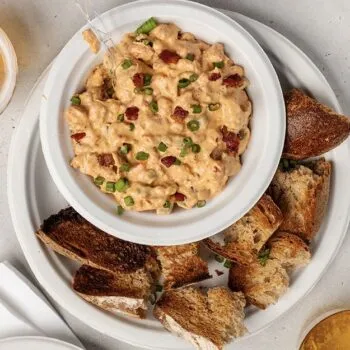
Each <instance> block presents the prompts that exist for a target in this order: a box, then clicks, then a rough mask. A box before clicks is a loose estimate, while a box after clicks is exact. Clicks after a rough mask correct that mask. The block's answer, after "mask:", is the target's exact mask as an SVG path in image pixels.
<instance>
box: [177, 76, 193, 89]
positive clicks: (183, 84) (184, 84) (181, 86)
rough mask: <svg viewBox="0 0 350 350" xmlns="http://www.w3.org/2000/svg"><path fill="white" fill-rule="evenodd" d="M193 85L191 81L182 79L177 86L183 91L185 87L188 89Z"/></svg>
mask: <svg viewBox="0 0 350 350" xmlns="http://www.w3.org/2000/svg"><path fill="white" fill-rule="evenodd" d="M190 84H191V81H190V80H189V79H186V78H184V79H180V80H179V82H178V84H177V86H178V87H179V88H180V89H183V88H185V87H187V86H188V85H190Z"/></svg>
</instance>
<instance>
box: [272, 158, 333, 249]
mask: <svg viewBox="0 0 350 350" xmlns="http://www.w3.org/2000/svg"><path fill="white" fill-rule="evenodd" d="M331 169H332V166H331V163H330V162H327V161H325V159H324V158H321V159H318V160H315V161H312V162H308V163H304V164H297V165H296V166H295V167H292V168H291V169H289V170H287V171H286V170H283V169H282V168H281V167H280V168H279V169H278V170H277V172H276V174H275V176H274V178H273V180H272V183H271V185H270V188H269V193H270V194H271V196H272V198H273V200H274V201H275V202H276V203H277V205H278V206H279V207H280V208H281V211H282V213H283V216H284V220H283V222H282V224H281V226H280V228H279V229H280V230H281V231H286V232H290V233H294V234H296V235H298V236H300V237H301V238H303V239H304V240H305V241H306V242H309V241H310V240H311V239H312V238H313V237H314V236H315V234H316V233H317V231H318V230H319V228H320V225H321V222H322V219H323V217H324V215H325V212H326V208H327V203H328V197H329V185H330V177H331Z"/></svg>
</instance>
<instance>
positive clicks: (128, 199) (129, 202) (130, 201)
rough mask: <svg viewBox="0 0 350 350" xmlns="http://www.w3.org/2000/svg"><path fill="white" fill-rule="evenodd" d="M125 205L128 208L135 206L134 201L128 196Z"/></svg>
mask: <svg viewBox="0 0 350 350" xmlns="http://www.w3.org/2000/svg"><path fill="white" fill-rule="evenodd" d="M124 203H125V205H126V206H127V207H131V206H132V205H134V204H135V202H134V199H133V198H132V197H131V196H127V197H125V198H124Z"/></svg>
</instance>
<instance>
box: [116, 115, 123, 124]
mask: <svg viewBox="0 0 350 350" xmlns="http://www.w3.org/2000/svg"><path fill="white" fill-rule="evenodd" d="M117 120H118V122H120V123H122V122H123V121H124V113H121V114H119V115H118V117H117Z"/></svg>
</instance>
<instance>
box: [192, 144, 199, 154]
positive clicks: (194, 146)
mask: <svg viewBox="0 0 350 350" xmlns="http://www.w3.org/2000/svg"><path fill="white" fill-rule="evenodd" d="M200 151H201V146H200V145H198V144H197V143H195V144H193V145H192V152H193V153H199V152H200Z"/></svg>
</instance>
